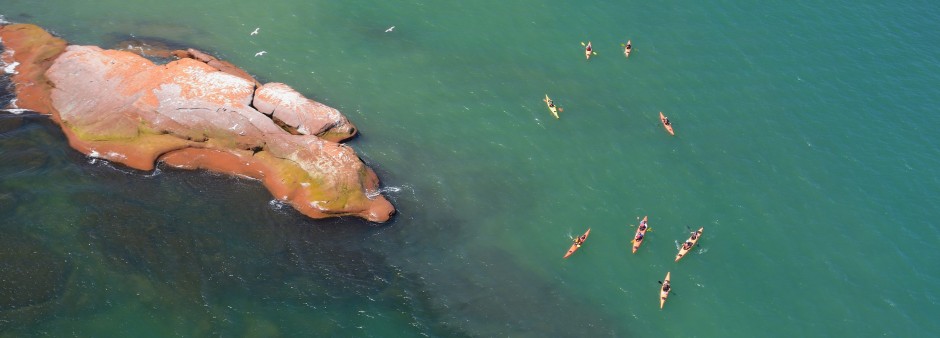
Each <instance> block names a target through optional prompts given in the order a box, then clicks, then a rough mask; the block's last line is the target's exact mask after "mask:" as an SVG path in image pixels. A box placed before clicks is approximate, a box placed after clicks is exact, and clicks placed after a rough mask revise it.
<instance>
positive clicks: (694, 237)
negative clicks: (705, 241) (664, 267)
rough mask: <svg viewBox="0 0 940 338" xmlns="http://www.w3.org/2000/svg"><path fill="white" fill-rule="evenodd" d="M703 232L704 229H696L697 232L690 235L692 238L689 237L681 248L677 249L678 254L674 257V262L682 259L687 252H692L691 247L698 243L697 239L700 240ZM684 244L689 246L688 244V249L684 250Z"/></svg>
mask: <svg viewBox="0 0 940 338" xmlns="http://www.w3.org/2000/svg"><path fill="white" fill-rule="evenodd" d="M703 230H705V227H701V228H698V230H696V231H695V232H693V233H692V236H689V239H688V240H686V241H685V242H684V243H682V247H680V248H679V254H678V255H676V262H678V261H679V260H680V259H682V257H685V254H687V253H688V252H689V250H692V247H694V246H695V243H698V240H699V238H702V231H703ZM685 243H691V244H689V246H688V248H686V245H685Z"/></svg>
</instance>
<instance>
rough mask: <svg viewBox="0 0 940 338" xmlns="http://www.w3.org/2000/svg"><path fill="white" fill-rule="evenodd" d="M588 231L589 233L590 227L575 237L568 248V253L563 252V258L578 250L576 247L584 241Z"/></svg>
mask: <svg viewBox="0 0 940 338" xmlns="http://www.w3.org/2000/svg"><path fill="white" fill-rule="evenodd" d="M590 233H591V228H588V229H587V231H585V232H584V235H581V237H578V238H575V239H574V240H575V242H574V244H572V245H571V249H568V253H566V254H565V257H564V258H568V256H571V254H573V253H574V252H575V251H578V248H580V247H581V244H582V243H584V241H585V240H587V237H588V234H590Z"/></svg>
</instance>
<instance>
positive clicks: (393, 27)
mask: <svg viewBox="0 0 940 338" xmlns="http://www.w3.org/2000/svg"><path fill="white" fill-rule="evenodd" d="M393 29H395V26H392V27H389V28H388V29H386V30H385V32H386V33H388V32H391V31H392V30H393Z"/></svg>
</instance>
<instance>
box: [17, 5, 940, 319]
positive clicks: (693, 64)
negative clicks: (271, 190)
mask: <svg viewBox="0 0 940 338" xmlns="http://www.w3.org/2000/svg"><path fill="white" fill-rule="evenodd" d="M109 13H122V14H120V15H112V14H109ZM0 14H2V15H4V17H5V18H6V19H7V20H9V21H16V22H32V23H37V24H39V25H42V26H43V27H46V28H48V29H50V30H52V31H54V32H55V33H57V34H59V35H61V36H63V37H65V38H66V39H68V40H69V41H71V42H73V43H76V44H95V45H102V46H105V47H110V46H112V45H113V44H115V43H116V42H117V41H120V40H123V39H125V38H126V37H128V36H129V35H130V36H134V37H140V38H157V39H161V40H166V41H170V42H174V43H178V44H181V45H185V46H194V47H196V48H199V49H202V50H205V51H208V52H210V53H212V54H214V55H217V56H219V57H221V58H223V59H225V60H228V61H231V62H233V63H235V64H237V65H239V66H241V67H243V68H244V69H246V70H247V71H249V72H250V73H252V74H254V75H255V76H256V77H258V78H259V79H261V80H262V81H279V82H284V83H287V84H289V85H291V86H293V87H294V88H296V89H298V90H299V91H301V92H303V93H304V94H306V95H307V96H309V97H312V98H315V99H317V100H320V101H322V102H324V103H326V104H329V105H331V106H333V107H336V108H338V109H340V110H341V111H342V112H343V113H344V114H345V115H346V116H347V117H349V119H350V120H351V121H352V122H353V123H355V124H356V125H357V126H358V127H359V129H360V131H361V132H362V134H361V136H360V137H358V138H357V139H355V140H353V141H352V142H351V143H350V145H351V146H352V147H353V148H355V149H356V150H357V152H358V153H359V154H360V156H361V157H362V158H363V159H364V160H365V161H366V162H367V163H368V164H369V165H370V166H372V167H373V168H375V169H376V171H377V172H378V173H379V176H380V178H381V179H382V181H383V184H384V185H385V190H386V195H387V196H388V197H389V198H390V199H391V200H392V201H393V203H394V204H395V205H396V207H398V209H399V214H398V216H397V217H396V218H395V220H394V221H393V222H391V223H389V224H385V225H373V224H368V223H366V222H362V221H358V220H355V219H334V220H321V221H314V220H308V219H305V218H304V217H302V216H300V215H298V214H297V213H296V212H294V211H293V210H291V209H290V208H288V207H285V206H283V205H281V204H278V203H276V202H272V201H271V200H272V198H271V197H270V195H269V194H268V193H267V192H266V191H265V190H264V189H263V188H262V187H261V186H260V184H259V183H257V182H254V181H246V180H241V179H235V178H230V177H225V176H219V175H215V174H211V173H203V172H185V171H175V170H168V169H166V168H161V169H160V170H158V171H156V172H151V173H144V172H136V171H132V170H129V169H126V168H122V167H120V166H115V165H112V164H110V163H106V162H102V161H92V160H90V159H88V158H85V157H83V156H82V155H81V154H78V153H77V152H75V151H73V150H71V149H69V148H68V146H67V144H66V142H65V141H64V138H63V136H62V135H61V133H59V132H57V129H56V127H55V126H52V125H50V124H49V123H48V122H47V121H45V120H44V119H42V118H35V117H23V118H19V117H17V118H12V117H9V115H6V116H4V115H0V224H2V225H0V227H2V229H3V230H2V231H3V232H2V233H3V236H2V237H0V248H2V249H0V335H2V336H40V335H50V336H68V335H76V336H115V335H121V336H170V335H180V336H258V337H271V336H311V335H313V336H374V337H393V336H401V337H413V336H420V335H425V336H486V337H488V336H513V337H527V336H528V337H537V336H538V337H541V336H585V337H587V336H617V337H623V336H633V337H651V336H670V337H693V336H694V337H755V336H776V337H797V336H816V337H818V336H863V337H870V336H889V337H913V336H923V335H930V334H931V333H936V332H940V324H938V323H937V322H936V320H934V318H936V317H937V316H938V314H940V305H938V304H940V299H938V298H940V295H938V293H937V290H938V289H940V272H938V271H940V265H938V263H937V262H940V254H938V252H937V251H936V250H935V249H934V247H935V246H936V244H937V243H938V242H940V229H938V227H937V226H936V223H935V222H934V219H935V218H936V216H938V212H937V208H936V206H937V205H940V198H938V191H940V175H938V169H937V168H938V167H940V163H938V162H940V149H938V146H937V145H938V144H940V139H938V138H940V137H938V135H940V134H938V133H937V132H935V129H936V128H937V127H938V126H940V115H937V114H936V113H933V111H934V110H935V109H936V107H938V106H940V99H938V98H940V47H938V46H940V23H938V20H936V18H937V17H940V8H938V7H937V6H935V5H934V4H932V3H930V2H926V1H900V2H895V3H891V4H884V3H878V2H823V1H816V2H810V1H796V2H793V1H790V2H771V3H763V4H760V5H756V4H740V3H738V2H731V1H724V2H712V3H708V4H705V3H699V2H691V1H670V2H658V3H645V2H637V1H628V2H608V3H598V4H592V5H590V6H587V7H585V6H583V4H581V3H577V2H561V1H549V2H545V1H472V2H470V1H466V2H442V1H439V2H417V1H399V2H379V1H343V2H338V1H293V0H292V1H278V2H274V3H256V4H243V5H232V4H231V3H230V2H223V1H214V0H207V1H202V2H183V1H176V0H173V1H164V2H162V3H160V4H156V3H153V4H144V3H143V2H141V3H140V4H134V3H131V2H128V1H95V2H94V4H87V3H81V2H74V1H62V0H55V1H43V2H39V3H37V2H34V1H21V0H11V1H6V2H5V4H4V6H3V8H2V9H0ZM393 25H394V26H395V29H394V31H393V32H390V33H385V32H384V31H385V29H386V28H388V27H390V26H393ZM255 27H260V30H259V34H258V35H256V36H250V35H249V32H251V31H252V30H253V29H254V28H255ZM627 39H631V40H632V41H633V45H634V52H633V54H632V55H631V57H630V59H625V58H624V57H623V55H622V53H621V52H622V50H621V49H620V43H623V42H625V41H626V40H627ZM587 41H592V42H593V45H594V47H595V50H596V51H597V52H598V55H597V56H596V57H595V58H593V59H592V60H590V61H589V62H586V61H585V60H584V58H583V52H582V49H581V48H582V47H581V45H580V43H581V42H587ZM261 50H264V51H267V52H268V53H267V54H265V55H264V56H262V57H255V56H254V55H255V53H257V52H258V51H261ZM546 93H547V94H549V95H551V96H552V98H554V99H555V101H556V103H557V104H558V105H559V106H561V107H563V108H564V112H563V113H562V114H561V119H559V120H555V119H554V118H552V117H551V116H550V115H549V114H548V111H547V109H546V108H545V106H544V103H542V102H541V98H542V97H543V96H544V94H546ZM659 111H663V112H664V113H666V114H667V115H669V116H670V118H671V119H672V121H673V122H674V125H675V128H676V133H677V135H676V136H675V137H670V136H668V135H666V133H665V132H664V130H663V129H662V127H661V125H659V122H658V120H657V115H658V112H659ZM644 215H649V217H650V226H651V228H652V232H650V233H649V234H648V236H647V240H646V241H645V242H644V244H643V247H642V248H641V249H640V251H639V252H638V253H637V254H630V252H629V247H628V246H629V239H630V236H631V235H632V232H633V229H632V228H631V227H630V226H629V225H631V224H632V225H635V224H636V223H637V217H642V216H644ZM700 226H703V227H705V233H704V236H703V238H702V240H701V241H700V242H699V244H700V247H698V248H697V249H695V250H694V252H693V253H692V254H691V255H690V256H688V257H686V258H684V259H683V260H682V261H681V262H679V263H674V262H673V257H674V256H675V253H676V242H677V241H682V240H683V239H685V238H686V237H687V236H688V230H687V227H700ZM587 228H591V229H592V230H591V237H590V238H589V239H588V241H587V243H586V244H585V245H584V247H583V248H581V249H580V250H579V251H578V252H577V253H575V254H574V255H573V256H572V257H570V258H568V259H567V260H563V259H561V256H562V255H563V254H564V252H565V250H566V249H567V247H568V246H569V245H570V239H569V238H570V236H574V235H577V234H580V233H581V232H583V231H584V230H586V229H587ZM667 271H668V272H671V273H672V284H673V290H674V291H675V293H676V294H675V295H673V296H670V298H669V300H668V301H667V303H666V305H665V308H664V309H662V310H660V309H659V308H658V306H657V303H658V302H657V294H658V291H657V290H658V286H659V285H658V284H657V281H658V280H662V278H663V276H664V275H665V274H666V272H667Z"/></svg>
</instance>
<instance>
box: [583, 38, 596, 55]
mask: <svg viewBox="0 0 940 338" xmlns="http://www.w3.org/2000/svg"><path fill="white" fill-rule="evenodd" d="M581 46H584V47H587V44H585V43H584V41H581ZM591 55H597V52H595V51H594V50H593V49H592V50H591Z"/></svg>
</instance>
